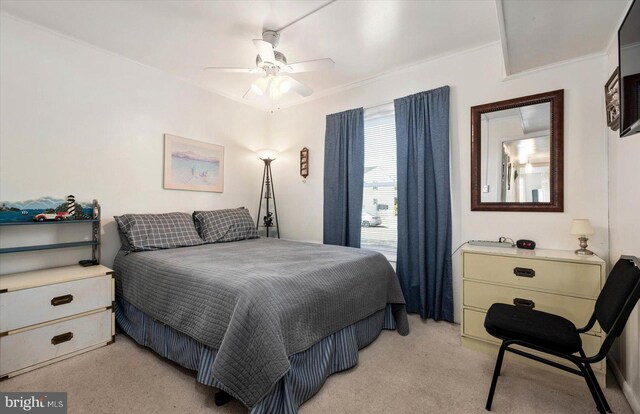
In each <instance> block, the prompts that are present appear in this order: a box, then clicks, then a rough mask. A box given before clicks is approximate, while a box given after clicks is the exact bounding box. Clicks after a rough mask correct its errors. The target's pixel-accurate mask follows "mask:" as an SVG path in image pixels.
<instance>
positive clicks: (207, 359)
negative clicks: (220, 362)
mask: <svg viewBox="0 0 640 414" xmlns="http://www.w3.org/2000/svg"><path fill="white" fill-rule="evenodd" d="M115 311H116V321H117V323H118V326H119V327H120V329H122V330H123V331H124V332H125V333H126V334H127V335H129V336H130V337H131V338H133V339H134V340H135V341H136V342H137V343H138V344H140V345H143V346H146V347H148V348H151V349H152V350H153V351H155V352H156V353H158V354H159V355H161V356H162V357H164V358H167V359H169V360H171V361H173V362H175V363H177V364H179V365H181V366H183V367H185V368H187V369H190V370H193V371H196V372H197V375H196V380H197V381H198V382H200V383H202V384H205V385H209V386H212V387H215V388H218V389H220V390H223V391H226V392H228V390H227V389H225V387H224V385H223V384H221V383H220V382H218V381H217V380H216V379H215V378H214V377H213V376H212V375H211V368H212V365H213V361H214V360H215V358H216V353H217V350H216V349H214V348H211V347H209V346H206V345H204V344H202V343H200V342H198V341H196V340H195V339H193V338H191V337H190V336H188V335H185V334H183V333H182V332H179V331H177V330H175V329H173V328H171V327H169V326H167V325H165V324H163V323H161V322H158V321H156V320H155V319H153V318H151V317H149V316H147V315H145V314H144V313H143V312H142V311H140V310H139V309H137V308H136V307H135V306H133V305H131V304H130V303H128V302H127V301H126V300H124V299H123V298H121V297H118V298H116V309H115ZM395 328H396V323H395V320H394V319H393V313H392V310H391V305H387V307H386V309H383V310H380V311H378V312H376V313H374V314H373V315H371V316H369V317H368V318H365V319H362V320H361V321H359V322H356V323H354V324H352V325H349V326H347V327H346V328H344V329H342V330H340V331H338V332H336V333H334V334H331V335H329V336H327V337H325V338H324V339H322V340H320V341H319V342H317V343H316V344H315V345H313V346H311V347H310V348H309V349H307V350H305V351H302V352H299V353H297V354H293V355H291V356H290V357H289V361H290V363H291V367H290V368H289V371H288V372H287V373H286V374H285V375H284V376H283V377H282V378H280V380H279V381H278V382H277V383H276V384H275V385H274V386H273V388H272V389H271V391H269V393H268V394H267V395H265V397H264V398H262V400H260V401H259V402H258V403H257V404H256V405H255V406H254V407H253V408H252V409H251V410H250V413H251V414H270V413H283V414H290V413H291V414H293V413H297V412H298V407H299V406H300V405H302V404H303V403H304V402H305V401H307V400H308V399H309V398H311V397H313V396H314V395H315V394H316V393H317V392H318V391H319V390H320V388H322V385H323V384H324V382H325V380H326V379H327V377H328V376H329V375H331V374H334V373H336V372H340V371H344V370H346V369H349V368H351V367H353V366H355V365H356V364H357V363H358V350H359V349H361V348H364V347H365V346H367V345H369V344H370V343H371V342H373V341H374V340H375V339H376V338H377V337H378V335H379V334H380V332H381V331H382V329H389V330H395ZM228 393H229V394H230V395H232V396H233V393H231V392H228Z"/></svg>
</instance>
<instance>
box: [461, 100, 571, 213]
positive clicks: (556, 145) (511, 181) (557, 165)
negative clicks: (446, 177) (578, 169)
mask: <svg viewBox="0 0 640 414" xmlns="http://www.w3.org/2000/svg"><path fill="white" fill-rule="evenodd" d="M563 118H564V90H558V91H553V92H547V93H541V94H537V95H531V96H525V97H522V98H516V99H510V100H507V101H501V102H494V103H490V104H485V105H479V106H474V107H472V108H471V210H474V211H479V210H484V211H563V209H564V199H563V128H564V122H563Z"/></svg>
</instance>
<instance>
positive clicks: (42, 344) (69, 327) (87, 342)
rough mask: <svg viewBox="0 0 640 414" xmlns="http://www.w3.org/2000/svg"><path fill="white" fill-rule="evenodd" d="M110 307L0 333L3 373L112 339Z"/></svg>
mask: <svg viewBox="0 0 640 414" xmlns="http://www.w3.org/2000/svg"><path fill="white" fill-rule="evenodd" d="M111 314H112V312H111V310H104V311H99V312H96V313H92V314H88V315H84V316H79V317H75V318H69V319H65V320H62V321H59V322H55V323H51V324H47V325H42V326H39V327H37V328H34V329H28V330H25V331H21V332H18V333H15V334H10V335H7V336H3V337H0V349H2V352H0V375H5V374H8V373H11V372H14V371H17V370H20V369H23V368H26V367H29V366H32V365H35V364H38V363H40V362H44V361H48V360H50V359H53V358H57V357H60V356H63V355H66V354H70V353H72V352H75V351H78V350H81V349H84V348H88V347H91V346H94V345H98V344H102V343H105V344H106V343H107V342H109V341H110V340H111Z"/></svg>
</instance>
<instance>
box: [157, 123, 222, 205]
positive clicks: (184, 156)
mask: <svg viewBox="0 0 640 414" xmlns="http://www.w3.org/2000/svg"><path fill="white" fill-rule="evenodd" d="M164 188H166V189H169V190H191V191H211V192H214V193H221V192H223V190H224V147H223V146H222V145H215V144H209V143H207V142H201V141H196V140H193V139H188V138H182V137H177V136H175V135H170V134H164Z"/></svg>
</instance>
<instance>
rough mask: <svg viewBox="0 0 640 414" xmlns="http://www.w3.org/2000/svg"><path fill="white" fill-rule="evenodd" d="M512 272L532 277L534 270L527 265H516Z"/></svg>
mask: <svg viewBox="0 0 640 414" xmlns="http://www.w3.org/2000/svg"><path fill="white" fill-rule="evenodd" d="M513 274H514V275H516V276H520V277H534V276H535V275H536V271H535V270H533V269H529V268H527V267H516V268H514V269H513Z"/></svg>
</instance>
